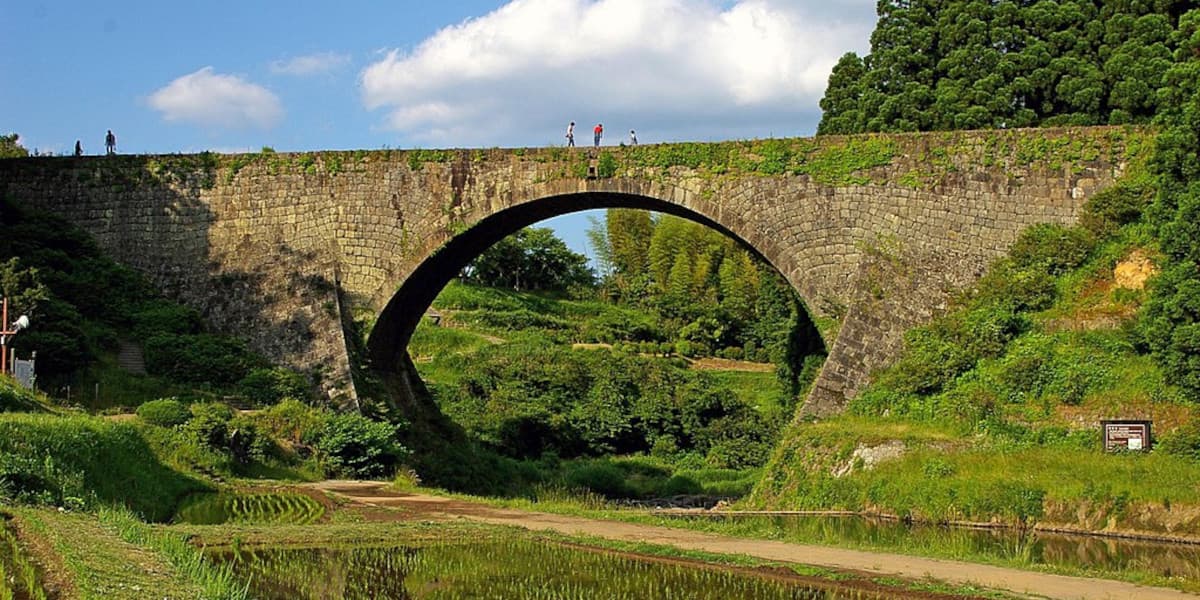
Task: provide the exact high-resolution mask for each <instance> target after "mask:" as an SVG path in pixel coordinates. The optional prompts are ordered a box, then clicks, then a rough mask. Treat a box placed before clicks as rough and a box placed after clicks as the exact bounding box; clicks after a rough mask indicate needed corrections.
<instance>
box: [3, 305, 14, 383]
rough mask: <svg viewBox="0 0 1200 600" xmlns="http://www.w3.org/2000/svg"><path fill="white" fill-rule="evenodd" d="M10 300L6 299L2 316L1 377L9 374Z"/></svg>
mask: <svg viewBox="0 0 1200 600" xmlns="http://www.w3.org/2000/svg"><path fill="white" fill-rule="evenodd" d="M10 333H12V332H10V331H9V330H8V298H5V299H4V311H3V316H0V375H5V374H7V373H8V336H9V334H10Z"/></svg>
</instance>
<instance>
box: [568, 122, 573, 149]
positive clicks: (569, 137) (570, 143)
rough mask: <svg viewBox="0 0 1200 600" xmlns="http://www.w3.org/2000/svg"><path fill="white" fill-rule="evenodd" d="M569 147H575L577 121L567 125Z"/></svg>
mask: <svg viewBox="0 0 1200 600" xmlns="http://www.w3.org/2000/svg"><path fill="white" fill-rule="evenodd" d="M567 147H568V148H574V147H575V121H571V124H570V125H567Z"/></svg>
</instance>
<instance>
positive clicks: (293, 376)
mask: <svg viewBox="0 0 1200 600" xmlns="http://www.w3.org/2000/svg"><path fill="white" fill-rule="evenodd" d="M308 390H309V385H308V381H306V380H305V378H304V376H303V375H301V374H299V373H297V372H295V371H293V370H291V369H284V368H281V367H275V368H270V369H254V370H252V371H250V373H249V374H248V375H246V376H245V377H243V378H242V380H241V381H239V382H238V391H239V392H241V394H242V395H243V396H245V397H246V399H247V400H249V401H250V402H252V403H253V404H255V405H256V406H269V405H272V404H275V403H277V402H279V401H280V400H283V399H284V398H296V399H304V398H306V397H307V396H308Z"/></svg>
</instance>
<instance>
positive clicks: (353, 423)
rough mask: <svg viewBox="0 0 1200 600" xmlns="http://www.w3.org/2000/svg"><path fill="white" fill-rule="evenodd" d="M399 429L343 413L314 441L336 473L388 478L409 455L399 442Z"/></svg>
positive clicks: (332, 420) (323, 429) (330, 422)
mask: <svg viewBox="0 0 1200 600" xmlns="http://www.w3.org/2000/svg"><path fill="white" fill-rule="evenodd" d="M397 429H398V426H397V425H392V424H390V423H383V422H380V421H372V420H371V419H368V418H366V417H364V416H362V415H359V414H356V413H341V414H337V415H334V416H333V417H331V418H330V419H329V420H328V421H326V422H325V424H324V427H323V428H322V429H321V430H320V432H318V434H317V437H316V439H315V440H313V441H314V445H315V446H316V447H317V449H318V450H319V451H320V452H321V455H322V457H323V458H324V459H325V462H326V463H327V464H328V465H329V467H330V468H331V469H332V470H333V471H334V472H335V473H337V474H339V475H343V476H350V477H363V478H368V477H385V476H389V475H390V474H391V473H392V472H394V470H395V467H396V466H397V465H398V464H399V463H400V461H401V460H403V459H404V458H405V457H406V456H407V455H408V451H407V450H406V449H405V448H404V447H403V446H401V445H400V443H399V442H397V441H396V430H397Z"/></svg>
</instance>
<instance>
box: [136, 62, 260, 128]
mask: <svg viewBox="0 0 1200 600" xmlns="http://www.w3.org/2000/svg"><path fill="white" fill-rule="evenodd" d="M149 103H150V106H151V107H152V108H154V109H155V110H157V111H159V112H161V113H162V116H163V119H165V120H167V121H184V122H189V123H194V124H198V125H205V126H218V127H227V128H230V129H245V128H259V129H270V128H271V127H274V126H275V125H276V124H278V123H279V122H280V121H281V120H282V119H283V105H282V104H281V103H280V101H279V98H278V97H277V96H276V95H275V94H273V93H271V92H270V91H269V90H267V89H266V88H264V87H262V86H260V85H256V84H253V83H250V82H248V81H246V80H244V79H242V78H241V77H238V76H236V75H222V74H219V73H214V72H213V68H212V67H204V68H203V69H200V70H199V71H196V72H195V73H190V74H188V75H184V76H183V77H180V78H178V79H176V80H175V81H172V82H171V83H169V84H167V85H166V86H165V87H163V88H161V89H159V90H158V91H156V92H154V93H153V94H151V95H150V99H149Z"/></svg>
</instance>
